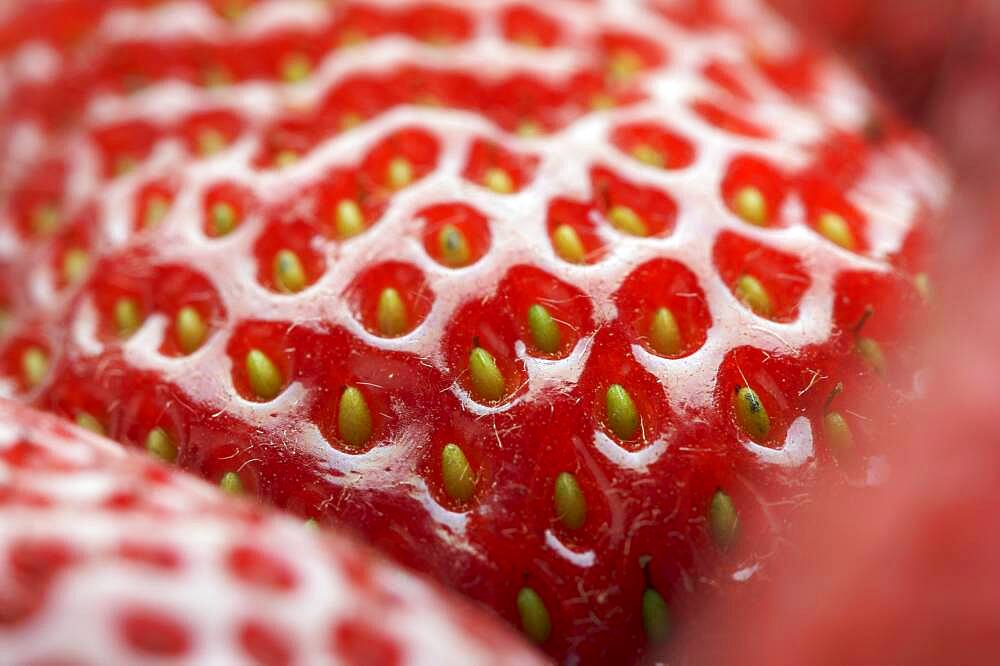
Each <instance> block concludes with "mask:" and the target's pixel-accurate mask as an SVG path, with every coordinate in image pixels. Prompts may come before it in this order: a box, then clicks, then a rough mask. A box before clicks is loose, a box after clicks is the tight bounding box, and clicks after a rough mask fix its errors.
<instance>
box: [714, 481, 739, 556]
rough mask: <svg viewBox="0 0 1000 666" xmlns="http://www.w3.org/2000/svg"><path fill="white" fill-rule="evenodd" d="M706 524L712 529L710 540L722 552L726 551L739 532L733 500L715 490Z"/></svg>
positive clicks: (737, 516) (737, 517)
mask: <svg viewBox="0 0 1000 666" xmlns="http://www.w3.org/2000/svg"><path fill="white" fill-rule="evenodd" d="M708 523H709V526H710V527H711V529H712V540H713V541H715V545H716V546H718V547H719V548H720V549H722V550H728V549H729V547H730V546H731V545H732V544H733V543H734V542H735V541H736V537H737V536H739V532H740V517H739V515H737V513H736V507H735V506H734V505H733V499H732V498H731V497H730V496H729V495H727V494H726V493H724V492H722V491H721V490H716V491H715V494H714V495H712V503H711V505H710V506H709V509H708Z"/></svg>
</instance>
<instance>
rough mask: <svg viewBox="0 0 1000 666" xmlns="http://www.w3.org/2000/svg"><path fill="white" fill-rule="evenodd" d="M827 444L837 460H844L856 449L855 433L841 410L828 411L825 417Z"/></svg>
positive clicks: (824, 425) (824, 429)
mask: <svg viewBox="0 0 1000 666" xmlns="http://www.w3.org/2000/svg"><path fill="white" fill-rule="evenodd" d="M823 432H824V434H825V435H826V445H827V447H828V448H829V449H830V453H832V454H833V456H834V457H835V458H836V459H837V460H841V461H842V460H844V459H845V458H847V456H848V455H850V453H851V451H853V450H854V434H853V433H852V432H851V426H849V425H847V419H845V418H844V416H843V415H842V414H841V413H840V412H828V413H827V414H826V415H825V416H824V417H823Z"/></svg>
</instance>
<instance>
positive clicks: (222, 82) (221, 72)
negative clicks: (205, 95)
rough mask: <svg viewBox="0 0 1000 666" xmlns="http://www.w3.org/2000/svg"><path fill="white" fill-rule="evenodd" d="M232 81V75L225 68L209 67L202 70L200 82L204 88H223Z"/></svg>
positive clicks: (218, 66)
mask: <svg viewBox="0 0 1000 666" xmlns="http://www.w3.org/2000/svg"><path fill="white" fill-rule="evenodd" d="M232 80H233V77H232V75H231V74H230V73H229V71H228V70H226V68H225V67H222V66H220V65H211V66H209V67H206V68H205V69H204V70H202V75H201V82H202V85H204V86H205V87H206V88H216V89H217V88H224V87H226V86H228V85H229V84H230V83H231V82H232Z"/></svg>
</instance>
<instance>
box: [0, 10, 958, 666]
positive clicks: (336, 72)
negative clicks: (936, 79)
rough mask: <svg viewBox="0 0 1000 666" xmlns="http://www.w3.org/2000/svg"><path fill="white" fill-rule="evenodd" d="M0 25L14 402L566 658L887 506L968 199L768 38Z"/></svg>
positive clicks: (764, 23)
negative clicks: (843, 499)
mask: <svg viewBox="0 0 1000 666" xmlns="http://www.w3.org/2000/svg"><path fill="white" fill-rule="evenodd" d="M19 12H20V13H19ZM5 24H6V26H7V27H6V29H5V30H4V31H3V33H2V34H0V44H2V45H3V49H4V53H5V56H4V61H3V67H4V77H3V80H4V82H5V89H4V91H3V92H4V97H3V105H2V119H3V120H2V128H3V129H2V133H0V144H2V145H3V147H4V148H3V149H4V152H5V155H6V156H7V159H5V160H4V162H3V164H2V165H0V179H2V181H0V182H2V183H3V192H2V194H3V202H2V204H3V207H2V215H3V217H2V220H0V287H2V291H0V305H2V307H3V313H4V331H5V332H4V334H3V338H2V342H0V376H2V390H3V391H4V392H5V393H8V394H10V395H11V396H13V397H16V398H18V399H20V400H23V401H26V402H28V403H31V404H33V405H35V406H37V407H41V408H44V409H46V410H50V411H52V412H55V413H57V414H60V415H63V416H66V417H68V418H71V419H74V420H76V421H77V422H78V423H79V424H81V425H83V426H86V427H89V428H91V429H92V430H95V431H98V432H101V433H104V434H106V435H107V436H109V437H110V438H112V439H114V440H117V441H119V442H121V443H122V444H123V445H124V446H126V447H130V448H136V449H146V450H147V451H149V452H150V453H151V454H152V455H155V456H158V457H159V458H161V459H163V460H164V461H167V462H169V463H172V464H176V465H178V466H180V467H181V468H183V469H186V470H190V471H191V472H193V473H195V474H198V475H200V476H202V477H204V478H205V479H207V480H209V481H211V482H213V483H219V484H221V485H223V486H224V487H226V488H229V489H239V490H240V491H241V492H243V493H245V494H246V495H248V496H252V497H256V498H259V499H261V500H262V501H265V502H268V503H270V504H273V505H276V506H278V507H281V508H283V509H285V510H287V511H290V512H293V513H295V514H298V515H299V516H301V517H302V518H305V519H313V520H315V521H317V522H318V523H320V524H323V525H326V524H340V525H347V526H350V527H351V528H352V529H354V530H356V531H357V532H358V533H360V534H361V535H363V536H364V538H366V539H367V540H369V541H370V542H371V543H373V544H375V545H376V546H377V547H378V548H380V549H381V550H382V551H384V552H385V553H387V554H389V555H391V556H392V557H394V558H395V559H397V560H398V561H400V562H402V563H404V564H405V565H407V566H409V567H412V568H414V569H416V570H419V571H422V572H427V573H428V574H430V575H431V576H432V577H434V578H436V579H437V580H439V581H441V582H443V583H444V584H446V585H447V586H449V587H452V588H454V589H457V590H459V591H461V592H463V593H464V594H466V595H468V596H469V597H471V598H473V599H475V600H477V601H480V602H482V603H484V604H486V605H488V606H490V607H492V608H493V609H495V610H496V611H497V612H498V613H499V614H500V615H502V616H504V617H505V618H507V619H508V620H509V621H510V622H512V623H513V624H514V625H515V626H517V627H518V628H520V629H521V630H522V631H523V632H524V633H525V634H526V636H527V637H528V638H529V639H531V640H532V641H534V642H535V643H537V644H539V645H540V646H541V647H542V649H544V650H545V651H546V652H547V653H548V654H550V655H551V656H552V657H554V658H555V659H557V660H559V661H562V662H566V663H631V662H633V661H635V660H637V659H639V658H640V657H641V655H642V654H644V652H645V651H646V648H647V646H648V644H649V643H650V642H654V643H655V642H662V641H664V640H669V639H670V637H671V636H672V635H676V633H677V632H684V631H686V630H687V629H686V625H687V623H688V622H689V621H693V620H691V618H693V617H695V614H694V613H693V610H692V609H694V608H695V607H697V606H698V605H699V604H701V603H702V602H703V600H705V599H706V598H708V597H712V596H715V595H722V596H725V595H727V594H730V593H732V594H739V592H740V590H744V589H746V588H748V586H752V585H753V584H754V583H755V581H756V580H757V579H758V578H760V577H762V576H766V575H767V570H768V564H769V562H770V561H771V560H772V559H773V557H772V556H773V554H774V553H775V552H776V550H777V549H779V547H780V543H781V534H782V530H783V526H784V524H785V522H786V521H787V520H788V519H789V516H791V515H792V514H794V513H795V512H796V510H797V509H798V508H799V507H800V506H801V505H802V504H803V503H804V502H806V501H807V498H808V495H809V489H810V487H811V485H812V483H813V480H814V478H815V477H816V476H817V475H818V474H820V473H822V472H823V471H824V470H834V471H835V472H836V474H837V478H838V479H839V480H840V482H841V483H843V484H853V485H865V484H871V483H876V482H878V481H879V479H881V478H882V476H883V469H884V466H885V465H884V460H883V457H882V452H881V449H880V447H881V442H883V441H886V438H885V437H884V431H885V430H886V429H888V428H891V427H892V424H893V420H894V419H893V415H894V414H896V409H895V407H896V406H897V405H900V404H901V403H904V402H905V401H907V400H909V399H910V398H911V397H912V396H913V395H915V394H916V393H918V392H919V388H920V385H919V382H918V381H916V378H917V374H916V370H917V369H918V365H919V364H918V360H917V358H916V354H915V347H914V346H913V345H912V344H911V343H910V341H909V340H910V338H909V335H908V334H909V332H910V331H911V330H913V329H914V328H917V327H919V322H920V320H921V316H922V312H923V309H924V307H925V302H926V301H927V299H928V298H930V295H931V288H930V278H929V277H928V275H927V273H926V269H925V266H924V263H925V261H926V259H925V254H926V253H927V249H928V247H929V246H930V245H932V242H933V237H934V236H933V227H934V226H935V225H936V224H937V222H938V221H939V220H940V218H941V216H942V214H943V207H944V204H945V201H946V199H947V196H948V190H949V184H948V180H947V178H946V177H945V174H944V173H943V169H942V167H941V165H940V164H939V162H938V160H937V159H936V158H935V156H934V155H933V153H932V151H931V150H930V149H929V148H928V146H927V145H926V142H925V141H924V140H923V139H922V138H921V136H920V135H918V134H917V133H915V132H913V131H911V130H910V129H908V128H907V127H906V126H905V125H904V124H903V123H901V122H900V121H899V120H898V119H897V118H896V117H895V116H894V115H893V114H892V112H891V111H889V110H888V109H887V108H886V107H885V106H884V105H883V104H882V103H881V102H880V100H879V99H878V98H877V97H876V96H874V95H873V94H872V93H870V92H869V91H868V90H867V89H866V88H865V87H864V86H863V85H862V84H861V83H860V82H859V81H858V80H857V79H856V78H855V77H854V75H853V74H852V73H851V72H850V71H849V70H847V69H846V68H845V67H843V66H842V65H841V64H840V63H839V62H837V61H836V60H835V59H834V58H832V57H830V56H828V55H826V54H824V53H823V52H821V51H818V50H817V49H816V48H814V45H813V44H812V43H810V42H809V41H808V40H806V39H803V38H801V37H800V36H799V35H798V33H796V32H795V31H794V30H792V29H791V28H789V27H788V26H787V25H786V24H785V23H783V22H782V21H781V20H780V19H779V18H777V17H776V16H775V15H774V14H773V13H772V12H771V10H770V9H768V8H767V7H766V6H765V5H764V4H762V3H758V2H756V1H751V0H746V1H736V0H730V1H727V2H723V1H721V0H720V1H718V2H714V1H711V0H685V1H676V2H667V1H663V2H654V1H652V0H650V1H649V2H638V1H635V2H632V1H628V2H626V1H622V0H607V1H605V2H597V1H593V2H586V1H582V0H559V1H553V2H548V3H544V5H541V4H535V5H529V4H528V3H523V2H506V1H502V0H496V1H487V0H480V1H477V2H439V3H435V4H427V3H424V2H407V1H397V2H337V3H322V2H316V1H313V0H308V1H306V0H303V1H297V0H285V1H280V2H279V1H271V2H263V1H262V2H193V1H190V0H189V1H185V2H180V1H178V2H124V1H123V2H103V3H93V2H70V1H66V2H43V3H39V4H38V5H37V6H35V5H33V6H32V8H31V9H23V8H22V9H21V10H16V9H15V10H12V11H10V12H9V13H8V15H7V16H6V18H5ZM874 405H877V406H878V409H877V410H875V409H874V408H873V406H874ZM875 411H877V412H879V414H881V415H883V416H882V417H881V418H878V419H875V418H871V416H872V415H873V413H874V412H875ZM283 554H284V555H285V556H286V557H291V558H294V557H295V553H294V551H293V550H291V549H289V550H288V551H287V552H284V553H283Z"/></svg>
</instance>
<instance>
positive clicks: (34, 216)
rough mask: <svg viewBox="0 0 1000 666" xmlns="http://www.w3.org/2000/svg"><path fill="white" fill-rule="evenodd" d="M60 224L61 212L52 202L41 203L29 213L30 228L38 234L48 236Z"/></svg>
mask: <svg viewBox="0 0 1000 666" xmlns="http://www.w3.org/2000/svg"><path fill="white" fill-rule="evenodd" d="M60 225H62V214H61V213H60V212H59V209H58V208H57V207H56V206H55V205H54V204H42V205H40V206H38V207H37V208H35V210H34V211H33V212H32V213H31V230H32V231H33V232H34V233H35V234H37V235H38V236H48V235H50V234H52V233H53V232H55V230H56V229H58V228H59V227H60Z"/></svg>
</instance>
